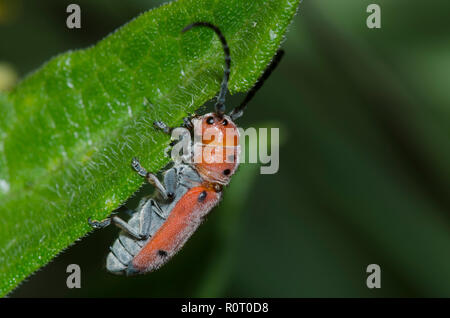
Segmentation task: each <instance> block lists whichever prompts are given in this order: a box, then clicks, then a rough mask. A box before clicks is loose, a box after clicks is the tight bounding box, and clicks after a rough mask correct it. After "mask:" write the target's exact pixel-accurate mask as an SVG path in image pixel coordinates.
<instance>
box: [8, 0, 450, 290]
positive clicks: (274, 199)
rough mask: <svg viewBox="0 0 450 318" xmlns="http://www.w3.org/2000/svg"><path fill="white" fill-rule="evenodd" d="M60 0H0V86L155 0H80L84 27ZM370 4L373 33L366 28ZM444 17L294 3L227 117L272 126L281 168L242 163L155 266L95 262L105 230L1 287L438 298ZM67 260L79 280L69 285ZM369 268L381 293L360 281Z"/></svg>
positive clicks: (449, 178) (444, 271) (442, 274)
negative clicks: (176, 248) (277, 52)
mask: <svg viewBox="0 0 450 318" xmlns="http://www.w3.org/2000/svg"><path fill="white" fill-rule="evenodd" d="M243 1H244V0H243ZM71 2H73V1H65V0H64V1H61V0H59V1H56V0H53V1H51V0H45V1H44V0H41V1H25V0H21V1H18V0H0V39H1V40H0V66H1V67H0V83H2V80H3V83H7V84H8V83H11V82H13V81H14V79H15V77H16V75H17V76H18V77H19V78H22V77H23V76H25V75H26V74H27V73H29V72H31V71H33V70H34V69H36V68H37V67H38V66H40V65H41V64H42V63H44V62H45V61H47V60H48V59H49V58H51V57H52V56H55V55H56V54H58V53H61V52H64V51H67V50H73V49H78V48H84V47H87V46H89V45H92V44H95V43H96V42H97V41H98V40H100V39H101V38H103V37H104V36H106V35H107V34H109V33H110V32H112V31H113V30H115V29H116V28H117V27H119V26H121V25H122V24H124V23H126V22H127V21H129V20H130V19H132V18H133V17H135V16H137V15H138V14H139V13H141V12H143V11H145V10H147V9H150V8H152V7H155V6H157V5H159V4H161V3H162V2H161V1H150V0H145V1H144V0H129V1H126V2H125V1H119V0H108V1H107V0H97V1H87V0H78V1H76V3H78V4H79V5H80V6H81V10H82V28H81V29H80V30H69V29H67V28H66V26H65V19H66V17H67V14H66V13H65V11H66V7H67V5H68V4H69V3H71ZM370 3H377V4H379V5H380V6H381V19H382V28H381V29H368V28H367V26H366V18H367V16H368V15H369V14H368V13H366V8H367V6H368V5H369V4H370ZM449 12H450V2H449V1H446V0H433V1H427V2H425V1H418V0H417V1H412V0H395V1H394V0H370V1H366V0H339V1H336V0H314V1H312V0H304V1H303V3H302V4H301V5H300V9H299V12H298V15H297V16H296V17H295V19H294V22H293V24H292V25H291V27H290V30H289V32H288V34H287V39H286V41H285V42H284V44H283V47H284V48H285V50H286V57H285V59H284V60H283V62H282V63H281V66H280V67H279V69H277V71H276V72H275V73H274V74H273V75H272V78H271V79H270V80H269V81H268V82H267V83H266V84H265V86H264V88H263V89H262V90H261V91H260V92H259V93H258V95H257V97H256V98H255V100H254V101H253V102H252V103H251V105H250V108H249V109H248V111H247V113H246V116H245V117H244V118H243V119H242V120H241V121H240V122H239V124H240V125H241V126H242V127H244V128H245V127H249V126H263V127H264V126H268V125H270V126H274V127H281V132H280V133H281V135H282V140H283V143H282V147H281V149H280V170H279V172H278V173H277V174H275V175H260V174H259V169H258V166H256V165H248V164H247V165H242V167H241V168H240V171H239V173H238V174H237V175H236V176H235V178H234V180H233V181H232V183H231V186H230V187H229V188H227V189H226V191H225V196H224V197H225V199H224V201H223V203H222V204H221V205H220V206H219V207H218V208H216V209H215V210H213V211H212V212H211V214H210V215H209V217H208V221H207V222H206V223H205V224H203V225H202V226H201V227H200V229H199V231H198V232H197V233H196V234H195V235H194V237H193V238H192V239H191V240H190V241H189V243H188V244H187V245H186V246H185V247H184V249H183V250H182V251H181V252H180V253H179V254H178V255H177V256H176V257H175V258H174V259H173V260H172V261H171V262H169V264H168V265H166V266H164V267H163V268H162V269H160V270H159V271H157V272H155V273H152V274H149V275H146V276H140V277H131V278H126V277H118V276H113V275H111V274H108V273H107V272H106V270H105V268H104V263H105V258H106V255H107V253H108V247H109V246H110V245H111V244H112V242H113V241H114V239H115V237H116V235H117V233H118V230H117V229H115V228H113V227H110V228H107V229H104V230H98V231H96V232H95V233H93V234H91V235H89V236H88V237H85V238H82V239H81V240H80V241H79V242H76V244H74V245H73V246H71V247H70V248H68V249H67V250H65V251H64V252H63V253H61V255H59V256H58V257H57V258H56V259H54V261H53V262H52V263H50V264H49V265H48V266H46V267H44V268H43V269H41V270H40V271H39V272H37V273H35V274H34V275H33V276H31V277H30V278H29V279H28V280H27V281H25V282H24V283H23V284H22V285H21V286H20V287H19V288H17V289H16V290H15V291H14V292H13V293H12V294H11V295H10V296H11V297H175V296H180V297H182V296H202V297H216V296H249V297H250V296H262V297H325V296H328V297H382V296H387V297H394V296H396V297H421V296H423V297H449V296H450V227H449V225H450V215H449V212H450V142H449V136H450V107H449V105H450V89H449V87H448V86H449V85H448V84H449V76H450V75H449V74H450V41H449V40H448V36H449V34H450V19H448V13H449ZM7 84H4V87H7V86H8V85H9V84H8V85H7ZM242 97H243V96H242V95H241V96H233V97H232V98H231V99H230V101H229V102H228V104H229V105H231V104H232V102H234V103H237V102H239V101H240V99H241V98H242ZM148 191H151V189H150V188H149V187H144V188H143V189H142V191H141V192H142V193H146V192H148ZM136 204H137V201H136V199H134V200H132V201H130V202H129V203H128V206H130V207H133V206H135V205H136ZM0 235H1V233H0ZM72 263H75V264H79V265H80V266H81V272H82V288H81V289H72V290H71V289H68V288H67V287H66V278H67V275H68V274H66V267H67V265H69V264H72ZM372 263H375V264H379V265H380V266H381V271H382V273H381V289H377V290H370V289H368V288H367V287H366V277H367V275H368V274H367V273H366V267H367V265H369V264H372Z"/></svg>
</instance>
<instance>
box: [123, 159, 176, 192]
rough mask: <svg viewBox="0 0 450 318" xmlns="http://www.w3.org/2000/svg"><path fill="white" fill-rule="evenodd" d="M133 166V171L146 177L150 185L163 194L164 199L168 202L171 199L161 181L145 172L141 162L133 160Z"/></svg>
mask: <svg viewBox="0 0 450 318" xmlns="http://www.w3.org/2000/svg"><path fill="white" fill-rule="evenodd" d="M131 166H132V167H133V169H134V170H135V171H136V172H137V173H138V174H139V175H140V176H141V177H144V178H145V179H146V180H147V181H148V182H149V183H150V184H152V185H154V186H155V188H156V189H158V191H159V192H160V193H161V195H162V196H163V198H164V199H165V200H167V199H168V198H169V196H168V194H167V191H166V189H165V188H164V186H163V185H162V183H161V182H160V181H159V179H158V178H157V177H156V176H155V175H154V174H153V173H150V172H148V171H147V170H145V169H144V168H143V167H142V166H141V164H140V163H139V160H138V159H137V158H133V160H132V161H131Z"/></svg>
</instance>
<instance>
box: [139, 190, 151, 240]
mask: <svg viewBox="0 0 450 318" xmlns="http://www.w3.org/2000/svg"><path fill="white" fill-rule="evenodd" d="M151 201H152V199H149V200H147V202H145V203H144V204H143V205H142V207H141V209H140V215H139V234H140V235H141V236H143V237H146V238H148V237H149V236H150V225H151V223H152V210H153V205H152V202H151Z"/></svg>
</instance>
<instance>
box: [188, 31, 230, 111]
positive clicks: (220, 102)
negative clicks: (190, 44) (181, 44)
mask: <svg viewBox="0 0 450 318" xmlns="http://www.w3.org/2000/svg"><path fill="white" fill-rule="evenodd" d="M197 26H202V27H207V28H210V29H212V30H214V32H216V34H217V36H218V37H219V39H220V42H222V47H223V51H224V53H225V69H224V74H223V80H222V84H221V86H220V92H219V96H217V102H216V105H215V108H216V113H217V115H218V116H219V117H222V116H223V114H224V113H225V96H226V94H227V90H228V80H229V79H230V67H231V58H230V48H229V47H228V44H227V40H225V36H224V35H223V34H222V32H221V31H220V29H219V28H218V27H217V26H215V25H214V24H211V23H209V22H195V23H192V24H189V25H188V26H187V27H185V28H184V29H183V31H182V32H183V33H184V32H186V31H188V30H190V29H192V28H193V27H197Z"/></svg>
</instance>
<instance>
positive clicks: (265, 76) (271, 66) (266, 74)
mask: <svg viewBox="0 0 450 318" xmlns="http://www.w3.org/2000/svg"><path fill="white" fill-rule="evenodd" d="M283 55H284V51H283V50H278V51H277V53H276V54H275V56H274V58H273V60H272V62H271V63H270V64H269V66H267V68H266V70H265V71H264V73H263V74H262V75H261V77H260V78H259V79H258V81H257V82H256V84H255V86H253V87H252V88H251V89H250V91H249V92H248V93H247V96H245V99H244V101H243V102H242V103H241V104H240V105H239V106H238V107H236V108H235V109H233V111H232V112H231V113H230V117H231V119H232V120H233V121H234V120H235V119H237V118H239V117H241V116H242V114H243V113H244V109H245V108H246V107H247V104H248V103H249V102H250V101H251V100H252V99H253V97H254V96H255V93H256V92H257V91H258V90H259V89H260V88H261V87H262V86H263V84H264V82H265V81H266V80H267V79H268V78H269V76H270V74H272V72H273V70H274V69H275V68H276V67H277V66H278V63H280V61H281V58H282V57H283Z"/></svg>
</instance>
